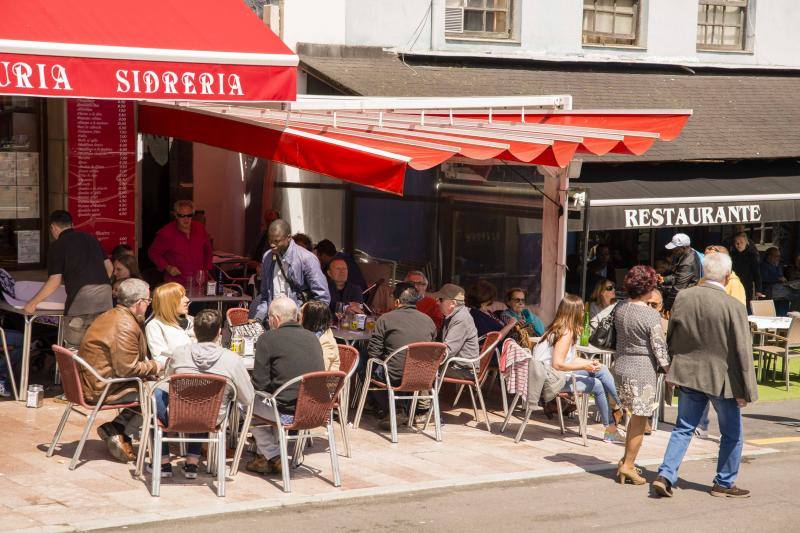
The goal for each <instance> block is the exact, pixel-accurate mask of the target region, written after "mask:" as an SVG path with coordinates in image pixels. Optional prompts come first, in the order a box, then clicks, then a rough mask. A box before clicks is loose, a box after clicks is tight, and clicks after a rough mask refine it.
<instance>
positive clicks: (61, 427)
mask: <svg viewBox="0 0 800 533" xmlns="http://www.w3.org/2000/svg"><path fill="white" fill-rule="evenodd" d="M72 405H73V404H71V403H70V404H67V408H66V409H64V414H63V415H61V420H60V421H59V423H58V427H57V428H56V432H55V433H54V434H53V442H51V443H50V447H49V448H47V457H52V456H53V452H54V451H55V450H56V445H57V444H58V441H59V440H61V433H62V432H63V431H64V426H66V425H67V419H68V418H69V415H70V413H71V412H72Z"/></svg>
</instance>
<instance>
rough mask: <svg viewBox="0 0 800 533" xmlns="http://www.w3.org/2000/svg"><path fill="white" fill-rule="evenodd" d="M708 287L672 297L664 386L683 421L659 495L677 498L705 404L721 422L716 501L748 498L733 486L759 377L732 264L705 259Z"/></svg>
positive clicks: (661, 474)
mask: <svg viewBox="0 0 800 533" xmlns="http://www.w3.org/2000/svg"><path fill="white" fill-rule="evenodd" d="M704 270H705V282H704V283H703V284H702V285H698V286H696V287H691V288H688V289H684V290H682V291H681V292H680V293H679V294H678V296H677V297H676V298H675V305H674V306H673V308H672V317H671V318H670V321H669V330H668V332H667V344H668V345H669V353H670V355H671V356H672V364H671V365H670V368H669V372H668V374H667V382H669V383H671V384H673V385H675V386H676V387H679V388H678V419H677V421H676V422H675V427H674V428H673V430H672V435H670V438H669V444H668V445H667V450H666V452H665V453H664V461H663V463H662V464H661V466H660V467H659V469H658V477H657V478H656V480H655V481H654V482H653V492H654V493H655V494H656V495H658V496H666V497H670V496H672V486H673V485H674V484H675V482H676V481H677V480H678V468H679V467H680V465H681V461H683V456H684V455H685V454H686V449H687V448H688V447H689V443H690V442H691V440H692V435H693V434H694V430H695V428H696V427H697V425H698V423H699V422H700V418H701V417H702V415H703V410H704V409H705V407H706V405H708V402H711V404H713V406H714V410H716V412H717V416H718V418H719V428H720V433H721V434H722V437H721V439H720V445H719V457H718V459H717V475H716V477H715V478H714V486H713V488H712V489H711V494H712V495H713V496H723V497H729V498H746V497H748V496H749V495H750V491H747V490H744V489H740V488H738V487H737V486H736V485H734V481H736V476H737V475H738V473H739V464H740V462H741V458H742V446H743V444H744V434H743V431H742V416H741V411H740V409H741V408H742V407H745V406H746V405H747V403H748V402H753V401H755V400H756V398H757V396H758V393H757V389H756V375H755V371H754V370H753V347H752V340H751V337H750V329H749V326H748V323H747V312H746V311H745V308H744V306H743V305H742V304H741V303H739V302H738V301H737V300H736V299H734V298H733V297H731V296H728V295H727V294H726V293H725V285H726V283H727V282H728V278H729V277H730V274H731V259H730V257H729V256H727V255H725V254H714V255H711V256H707V257H706V260H705V264H704Z"/></svg>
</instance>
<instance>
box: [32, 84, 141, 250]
mask: <svg viewBox="0 0 800 533" xmlns="http://www.w3.org/2000/svg"><path fill="white" fill-rule="evenodd" d="M133 112H134V111H133V103H132V102H128V101H124V100H76V99H70V100H67V135H68V144H69V156H68V160H69V191H68V194H69V206H68V209H69V212H70V214H71V215H72V219H73V222H74V224H75V227H76V228H77V229H80V230H82V231H86V232H87V233H91V234H93V235H94V236H95V237H97V239H98V240H99V241H100V244H101V245H102V246H103V250H105V252H106V253H110V252H111V249H112V248H114V246H116V245H118V244H123V243H125V244H129V245H131V246H133V247H134V248H136V242H135V241H136V220H135V216H136V212H135V211H136V209H135V205H136V204H135V198H136V131H135V127H134V122H133ZM18 164H19V162H18Z"/></svg>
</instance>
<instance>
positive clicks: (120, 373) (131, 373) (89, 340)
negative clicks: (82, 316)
mask: <svg viewBox="0 0 800 533" xmlns="http://www.w3.org/2000/svg"><path fill="white" fill-rule="evenodd" d="M78 354H79V355H80V356H81V357H83V359H85V360H86V362H87V363H89V364H90V365H92V367H93V368H94V369H95V370H96V371H97V373H98V374H100V375H101V376H103V377H104V378H130V377H140V378H143V377H146V376H153V375H155V374H156V373H157V372H158V365H157V364H156V362H155V361H153V360H151V359H148V357H147V341H146V339H145V336H144V330H143V329H142V324H141V321H140V320H139V319H138V318H137V317H135V316H134V315H133V313H131V311H130V310H129V309H128V308H127V307H122V306H120V305H118V306H116V307H115V308H114V309H111V310H109V311H106V312H105V313H103V314H102V315H100V316H99V317H97V319H96V320H95V321H94V322H93V323H92V325H91V326H89V329H88V330H87V331H86V335H85V336H84V337H83V341H82V342H81V347H80V350H79V351H78ZM81 385H82V387H83V394H84V396H85V397H86V399H87V400H89V401H97V400H98V399H99V398H100V394H102V392H103V386H104V385H103V384H102V383H101V382H99V381H97V379H95V377H94V376H93V375H92V374H91V373H90V372H87V371H82V372H81ZM137 391H138V389H137V387H136V384H135V383H119V384H116V385H112V387H111V389H110V390H109V392H108V395H107V396H106V401H115V400H118V399H119V398H122V397H123V396H125V394H127V393H129V392H137Z"/></svg>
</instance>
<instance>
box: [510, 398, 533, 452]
mask: <svg viewBox="0 0 800 533" xmlns="http://www.w3.org/2000/svg"><path fill="white" fill-rule="evenodd" d="M532 412H533V406H532V405H531V404H528V406H527V407H525V416H524V417H523V418H522V423H521V424H520V425H519V429H518V430H517V436H516V437H514V442H515V443H518V442H519V441H521V440H522V434H523V433H525V428H526V427H527V425H528V419H529V418H530V417H531V413H532Z"/></svg>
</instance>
